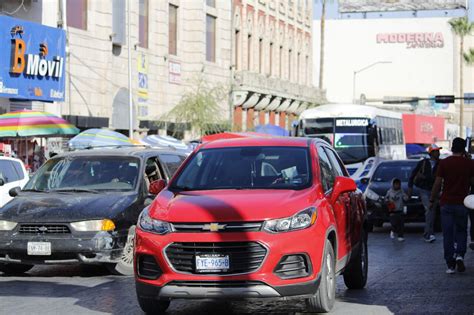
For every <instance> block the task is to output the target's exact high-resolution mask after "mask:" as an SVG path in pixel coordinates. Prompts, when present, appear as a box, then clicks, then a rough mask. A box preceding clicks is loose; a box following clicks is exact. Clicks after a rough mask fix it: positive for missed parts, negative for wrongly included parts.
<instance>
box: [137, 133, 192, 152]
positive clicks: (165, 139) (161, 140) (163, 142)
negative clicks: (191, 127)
mask: <svg viewBox="0 0 474 315" xmlns="http://www.w3.org/2000/svg"><path fill="white" fill-rule="evenodd" d="M141 142H142V143H143V144H146V145H149V146H151V147H157V148H163V147H165V148H175V149H176V150H183V151H191V150H190V149H189V147H188V146H187V145H186V144H185V143H184V142H183V141H181V140H178V139H176V138H173V137H170V136H159V135H150V136H146V137H145V138H143V139H142V140H141Z"/></svg>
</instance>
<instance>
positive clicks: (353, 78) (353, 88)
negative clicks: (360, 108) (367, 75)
mask: <svg viewBox="0 0 474 315" xmlns="http://www.w3.org/2000/svg"><path fill="white" fill-rule="evenodd" d="M381 63H392V62H391V61H377V62H374V63H371V64H370V65H368V66H365V67H363V68H361V69H359V70H355V71H354V72H353V75H352V101H353V102H354V103H355V101H356V75H357V74H358V73H360V72H362V71H365V70H367V69H369V68H372V67H374V66H376V65H378V64H381Z"/></svg>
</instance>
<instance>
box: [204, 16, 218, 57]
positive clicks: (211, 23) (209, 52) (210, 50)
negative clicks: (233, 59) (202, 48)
mask: <svg viewBox="0 0 474 315" xmlns="http://www.w3.org/2000/svg"><path fill="white" fill-rule="evenodd" d="M206 60H207V61H210V62H216V18H215V17H214V16H212V15H209V14H207V15H206Z"/></svg>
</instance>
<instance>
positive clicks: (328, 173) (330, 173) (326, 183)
mask: <svg viewBox="0 0 474 315" xmlns="http://www.w3.org/2000/svg"><path fill="white" fill-rule="evenodd" d="M317 150H318V156H319V167H320V169H321V183H322V185H323V189H324V191H325V192H327V191H329V190H331V189H332V187H333V185H334V181H335V179H336V176H335V175H334V174H335V173H334V169H333V167H332V165H331V162H330V160H329V157H328V156H327V154H326V151H324V149H323V148H322V147H318V149H317Z"/></svg>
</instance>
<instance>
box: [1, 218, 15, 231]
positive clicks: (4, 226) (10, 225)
mask: <svg viewBox="0 0 474 315" xmlns="http://www.w3.org/2000/svg"><path fill="white" fill-rule="evenodd" d="M16 225H17V223H16V222H11V221H5V220H0V231H11V230H13V229H14V228H15V226H16Z"/></svg>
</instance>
